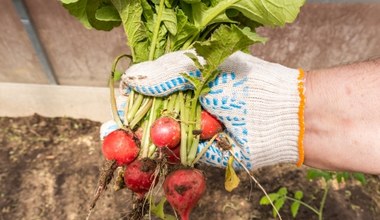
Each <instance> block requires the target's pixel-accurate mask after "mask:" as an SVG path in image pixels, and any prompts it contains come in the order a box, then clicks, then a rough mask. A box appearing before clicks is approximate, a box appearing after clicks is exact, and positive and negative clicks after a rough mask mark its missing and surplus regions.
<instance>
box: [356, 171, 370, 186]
mask: <svg viewBox="0 0 380 220" xmlns="http://www.w3.org/2000/svg"><path fill="white" fill-rule="evenodd" d="M352 176H353V177H354V179H356V180H358V181H359V182H360V183H361V184H362V185H365V184H366V183H367V179H366V178H365V176H364V174H362V173H353V174H352Z"/></svg>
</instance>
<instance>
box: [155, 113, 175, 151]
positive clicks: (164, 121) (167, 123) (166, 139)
mask: <svg viewBox="0 0 380 220" xmlns="http://www.w3.org/2000/svg"><path fill="white" fill-rule="evenodd" d="M150 138H151V140H152V142H153V144H154V145H156V146H157V147H168V148H170V149H172V148H175V147H176V146H177V145H178V144H179V142H180V140H181V127H180V125H179V123H178V122H177V121H176V120H175V119H173V118H171V117H161V118H159V119H157V120H156V121H155V122H154V123H153V125H152V127H151V129H150Z"/></svg>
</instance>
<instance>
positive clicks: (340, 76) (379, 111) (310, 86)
mask: <svg viewBox="0 0 380 220" xmlns="http://www.w3.org/2000/svg"><path fill="white" fill-rule="evenodd" d="M306 98H307V101H306V109H305V125H306V133H305V139H304V145H305V164H306V165H309V166H313V167H317V168H323V169H331V170H348V171H360V172H366V173H373V174H380V60H377V61H368V62H363V63H358V64H351V65H346V66H341V67H337V68H331V69H326V70H317V71H310V72H308V73H307V75H306Z"/></svg>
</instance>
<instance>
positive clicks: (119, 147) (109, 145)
mask: <svg viewBox="0 0 380 220" xmlns="http://www.w3.org/2000/svg"><path fill="white" fill-rule="evenodd" d="M139 151H140V149H139V148H138V147H137V145H136V143H135V141H134V140H133V137H131V136H130V135H129V134H128V133H127V132H126V131H124V130H121V129H119V130H116V131H113V132H111V133H110V134H109V135H107V136H106V137H105V138H104V141H103V145H102V152H103V155H104V157H105V158H106V159H108V160H116V162H117V164H118V165H126V164H129V163H131V162H132V161H133V160H135V159H136V157H137V156H138V154H139Z"/></svg>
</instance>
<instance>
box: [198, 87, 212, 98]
mask: <svg viewBox="0 0 380 220" xmlns="http://www.w3.org/2000/svg"><path fill="white" fill-rule="evenodd" d="M210 91H211V89H210V87H208V86H206V87H204V88H203V89H202V91H201V93H200V94H199V95H200V96H204V95H206V94H207V93H209V92H210Z"/></svg>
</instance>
